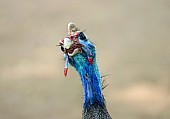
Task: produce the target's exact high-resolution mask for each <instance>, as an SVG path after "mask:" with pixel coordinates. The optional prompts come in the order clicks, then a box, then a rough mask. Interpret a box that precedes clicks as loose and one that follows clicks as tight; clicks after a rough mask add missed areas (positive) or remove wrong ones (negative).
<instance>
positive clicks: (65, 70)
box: [64, 68, 68, 77]
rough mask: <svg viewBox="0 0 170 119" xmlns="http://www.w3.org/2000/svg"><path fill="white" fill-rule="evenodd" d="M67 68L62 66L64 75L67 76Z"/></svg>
mask: <svg viewBox="0 0 170 119" xmlns="http://www.w3.org/2000/svg"><path fill="white" fill-rule="evenodd" d="M67 72H68V68H64V76H65V77H66V76H67Z"/></svg>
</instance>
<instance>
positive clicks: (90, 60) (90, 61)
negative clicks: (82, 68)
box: [88, 57, 93, 65]
mask: <svg viewBox="0 0 170 119" xmlns="http://www.w3.org/2000/svg"><path fill="white" fill-rule="evenodd" d="M88 61H89V63H90V64H91V65H92V64H93V60H92V58H90V57H89V58H88Z"/></svg>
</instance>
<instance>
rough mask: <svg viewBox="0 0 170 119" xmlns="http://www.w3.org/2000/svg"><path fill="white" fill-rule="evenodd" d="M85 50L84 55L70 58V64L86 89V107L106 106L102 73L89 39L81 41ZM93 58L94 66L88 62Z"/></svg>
mask: <svg viewBox="0 0 170 119" xmlns="http://www.w3.org/2000/svg"><path fill="white" fill-rule="evenodd" d="M79 41H80V43H81V44H83V45H84V46H83V47H84V48H82V49H84V50H83V52H82V53H78V54H76V55H75V56H73V57H71V58H69V59H68V60H69V64H70V65H71V66H73V67H74V68H75V69H76V70H77V72H78V74H79V76H80V79H81V81H82V86H83V89H84V107H87V106H88V105H92V104H99V105H104V99H103V96H102V89H101V82H100V73H99V70H98V66H97V63H96V52H95V47H94V46H93V44H92V43H91V42H89V40H88V39H85V40H81V39H80V38H79ZM89 54H90V57H91V58H92V62H93V63H92V64H90V63H89V62H88V57H89Z"/></svg>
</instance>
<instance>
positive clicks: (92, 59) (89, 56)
mask: <svg viewBox="0 0 170 119" xmlns="http://www.w3.org/2000/svg"><path fill="white" fill-rule="evenodd" d="M59 46H61V50H62V51H63V53H64V60H65V66H64V75H65V76H67V72H68V64H70V65H71V66H72V67H74V68H75V70H76V71H77V72H78V74H79V76H80V80H81V82H82V87H83V90H84V105H83V113H82V119H112V118H111V116H110V115H109V113H108V111H107V108H106V104H105V99H104V96H103V94H102V89H103V88H102V84H101V75H100V73H99V69H98V65H97V61H96V50H95V46H94V44H93V43H92V42H90V41H89V39H88V37H87V36H86V35H85V34H84V33H83V32H82V31H81V30H80V29H79V28H78V27H77V26H76V25H75V24H74V23H72V22H71V23H69V24H68V36H66V37H65V38H63V39H62V40H60V41H59Z"/></svg>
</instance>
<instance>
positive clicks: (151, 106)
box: [0, 0, 170, 119]
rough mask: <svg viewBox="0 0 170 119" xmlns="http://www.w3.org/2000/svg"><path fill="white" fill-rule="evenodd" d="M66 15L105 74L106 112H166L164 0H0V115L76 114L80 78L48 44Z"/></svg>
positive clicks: (169, 52) (160, 118)
mask: <svg viewBox="0 0 170 119" xmlns="http://www.w3.org/2000/svg"><path fill="white" fill-rule="evenodd" d="M70 21H72V22H75V23H76V24H77V25H78V26H79V27H80V28H81V30H86V31H85V33H86V35H88V37H89V39H90V40H91V41H93V42H94V44H95V45H96V49H97V60H98V65H99V69H100V72H101V74H102V75H105V74H109V76H108V77H106V80H107V83H109V86H108V87H107V88H106V89H105V90H104V91H103V93H104V95H105V98H106V100H107V108H108V110H109V112H110V114H111V115H112V117H113V119H170V1H169V0H112V1H110V0H105V1H101V0H83V1H82V0H80V1H76V0H72V1H66V0H60V1H59V0H22V1H20V0H1V1H0V119H80V118H81V112H82V105H83V90H82V87H81V82H80V80H79V77H78V75H77V73H76V71H75V70H74V69H73V68H71V67H69V72H68V77H66V78H65V77H64V76H63V68H64V61H63V54H62V52H61V51H60V49H59V47H56V46H55V45H56V44H57V43H58V41H59V40H60V39H61V38H63V37H64V36H66V35H67V24H68V23H69V22H70Z"/></svg>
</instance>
